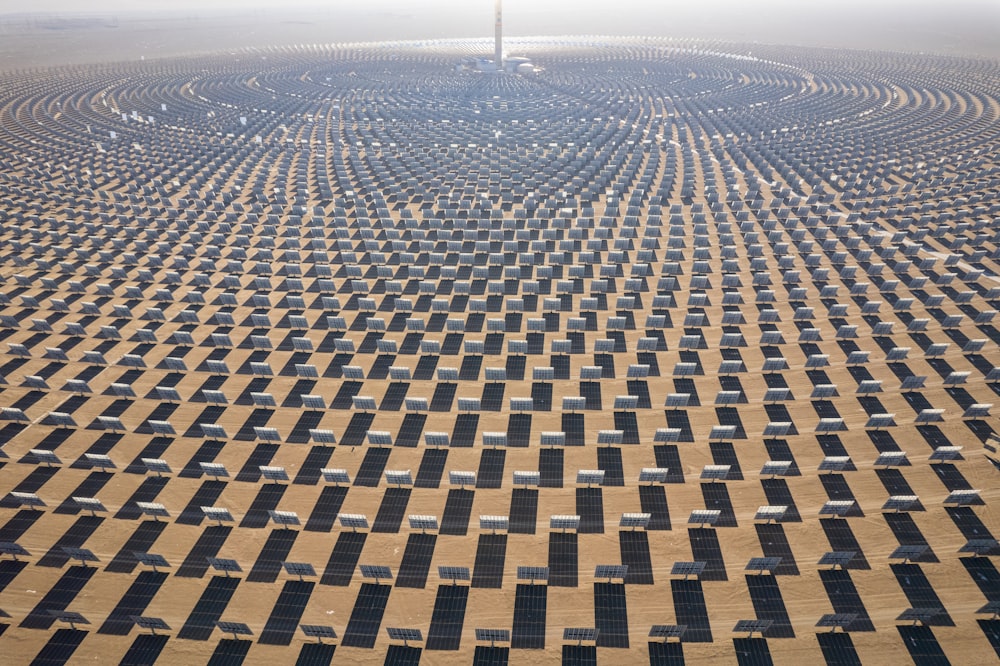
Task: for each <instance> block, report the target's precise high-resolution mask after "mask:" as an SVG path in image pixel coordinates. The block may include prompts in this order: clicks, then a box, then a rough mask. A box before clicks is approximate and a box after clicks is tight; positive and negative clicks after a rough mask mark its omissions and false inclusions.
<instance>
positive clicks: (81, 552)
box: [60, 546, 100, 566]
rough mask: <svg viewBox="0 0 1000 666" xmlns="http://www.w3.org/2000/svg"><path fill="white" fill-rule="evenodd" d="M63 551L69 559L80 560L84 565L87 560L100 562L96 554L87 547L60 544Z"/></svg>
mask: <svg viewBox="0 0 1000 666" xmlns="http://www.w3.org/2000/svg"><path fill="white" fill-rule="evenodd" d="M60 550H62V552H63V553H65V554H66V557H68V558H69V559H71V560H80V563H81V564H83V565H84V566H86V565H87V562H100V560H99V559H98V557H97V555H94V551H92V550H90V549H87V548H71V547H69V546H62V547H61V549H60Z"/></svg>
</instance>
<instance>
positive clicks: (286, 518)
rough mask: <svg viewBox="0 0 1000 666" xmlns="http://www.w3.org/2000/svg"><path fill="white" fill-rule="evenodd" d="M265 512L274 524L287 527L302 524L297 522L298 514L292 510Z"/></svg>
mask: <svg viewBox="0 0 1000 666" xmlns="http://www.w3.org/2000/svg"><path fill="white" fill-rule="evenodd" d="M267 514H268V515H269V516H270V517H271V520H272V521H273V522H274V524H275V525H281V526H282V527H286V528H287V527H294V526H296V525H301V524H302V523H300V522H299V515H298V514H297V513H295V512H294V511H268V512H267Z"/></svg>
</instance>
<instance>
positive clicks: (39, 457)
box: [28, 449, 62, 466]
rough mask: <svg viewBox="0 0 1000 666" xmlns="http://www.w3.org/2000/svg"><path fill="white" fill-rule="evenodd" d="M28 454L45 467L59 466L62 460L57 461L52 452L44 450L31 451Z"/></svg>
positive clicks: (57, 458) (57, 457)
mask: <svg viewBox="0 0 1000 666" xmlns="http://www.w3.org/2000/svg"><path fill="white" fill-rule="evenodd" d="M28 453H29V454H30V455H31V456H32V457H33V458H34V459H35V460H36V461H37V462H38V463H40V464H45V465H49V466H51V465H61V464H62V460H60V459H59V456H57V455H56V454H55V453H54V452H52V451H47V450H45V449H31V450H30V451H28Z"/></svg>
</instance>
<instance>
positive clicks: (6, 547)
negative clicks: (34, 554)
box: [0, 541, 31, 560]
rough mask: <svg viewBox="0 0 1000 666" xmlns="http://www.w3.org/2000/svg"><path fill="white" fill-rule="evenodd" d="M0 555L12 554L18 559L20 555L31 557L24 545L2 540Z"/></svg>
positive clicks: (0, 542)
mask: <svg viewBox="0 0 1000 666" xmlns="http://www.w3.org/2000/svg"><path fill="white" fill-rule="evenodd" d="M0 555H10V556H12V557H13V558H14V560H17V558H18V557H20V556H23V557H30V556H31V553H29V552H28V551H27V550H26V549H25V548H24V546H22V545H21V544H19V543H14V542H13V541H0Z"/></svg>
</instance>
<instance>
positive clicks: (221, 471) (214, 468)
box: [198, 462, 229, 479]
mask: <svg viewBox="0 0 1000 666" xmlns="http://www.w3.org/2000/svg"><path fill="white" fill-rule="evenodd" d="M198 466H199V467H200V468H201V471H202V472H203V473H204V474H205V475H207V476H211V477H214V478H217V479H223V478H228V477H229V471H228V470H227V469H226V467H225V465H223V464H222V463H213V462H201V463H198Z"/></svg>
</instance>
